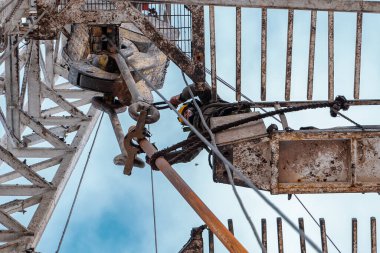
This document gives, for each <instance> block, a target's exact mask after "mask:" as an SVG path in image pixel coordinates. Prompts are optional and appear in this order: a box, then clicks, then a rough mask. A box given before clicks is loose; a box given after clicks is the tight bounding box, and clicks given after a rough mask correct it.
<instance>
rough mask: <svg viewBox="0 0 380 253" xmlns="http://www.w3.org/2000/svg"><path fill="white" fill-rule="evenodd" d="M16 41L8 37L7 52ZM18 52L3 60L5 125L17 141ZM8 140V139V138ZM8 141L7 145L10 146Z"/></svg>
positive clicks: (18, 132)
mask: <svg viewBox="0 0 380 253" xmlns="http://www.w3.org/2000/svg"><path fill="white" fill-rule="evenodd" d="M17 39H18V36H9V38H8V50H9V49H10V48H11V47H12V45H13V43H15V42H16V41H17ZM18 59H19V58H18V50H14V51H13V52H12V54H10V55H9V57H7V58H6V59H5V91H6V105H7V111H6V116H7V117H6V118H7V125H8V126H9V127H10V130H11V131H12V132H13V134H14V135H15V137H16V138H17V139H20V114H19V110H18V109H19V108H18V104H19V103H18V100H19V92H20V87H19V65H18V64H19V60H18ZM9 139H10V138H9ZM11 142H12V141H11V140H10V141H9V142H8V143H9V144H10V143H11Z"/></svg>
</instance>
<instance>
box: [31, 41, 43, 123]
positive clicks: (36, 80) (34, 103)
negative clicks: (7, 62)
mask: <svg viewBox="0 0 380 253" xmlns="http://www.w3.org/2000/svg"><path fill="white" fill-rule="evenodd" d="M30 43H33V44H32V53H31V56H30V64H29V73H28V113H29V115H31V116H32V117H39V116H40V114H41V82H40V78H41V77H40V67H39V64H40V60H39V58H40V55H39V51H40V45H39V43H38V41H36V40H33V41H31V42H30Z"/></svg>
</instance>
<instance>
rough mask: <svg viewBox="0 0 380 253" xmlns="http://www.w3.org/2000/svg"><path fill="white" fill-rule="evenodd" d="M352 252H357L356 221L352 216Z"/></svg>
mask: <svg viewBox="0 0 380 253" xmlns="http://www.w3.org/2000/svg"><path fill="white" fill-rule="evenodd" d="M352 253H358V221H357V219H356V218H352Z"/></svg>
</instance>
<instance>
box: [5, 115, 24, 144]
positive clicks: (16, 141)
mask: <svg viewBox="0 0 380 253" xmlns="http://www.w3.org/2000/svg"><path fill="white" fill-rule="evenodd" d="M0 122H1V124H2V125H3V128H4V131H5V133H6V134H7V136H8V137H9V138H8V140H9V141H11V142H12V145H13V146H16V145H19V144H21V141H20V140H19V139H17V137H16V136H15V135H14V134H13V131H12V130H11V129H10V128H9V126H8V125H7V121H6V118H5V115H4V113H3V110H2V109H1V108H0Z"/></svg>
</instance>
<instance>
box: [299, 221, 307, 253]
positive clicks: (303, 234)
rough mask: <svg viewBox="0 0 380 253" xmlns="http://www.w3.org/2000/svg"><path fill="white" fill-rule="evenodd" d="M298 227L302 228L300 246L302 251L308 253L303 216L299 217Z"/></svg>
mask: <svg viewBox="0 0 380 253" xmlns="http://www.w3.org/2000/svg"><path fill="white" fill-rule="evenodd" d="M298 227H299V230H300V247H301V253H306V243H305V226H304V222H303V219H302V218H298Z"/></svg>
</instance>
